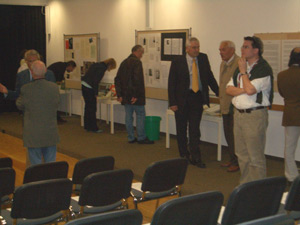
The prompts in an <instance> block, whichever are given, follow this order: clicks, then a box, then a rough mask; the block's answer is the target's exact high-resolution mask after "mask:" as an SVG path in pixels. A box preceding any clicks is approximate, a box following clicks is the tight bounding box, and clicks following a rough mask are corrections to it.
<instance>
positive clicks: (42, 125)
mask: <svg viewBox="0 0 300 225" xmlns="http://www.w3.org/2000/svg"><path fill="white" fill-rule="evenodd" d="M59 100H60V94H59V88H58V86H57V85H56V84H55V83H52V82H49V81H47V80H45V79H40V80H35V81H32V82H30V83H28V84H26V85H24V86H23V87H22V88H21V93H20V97H19V98H18V99H17V101H16V105H17V107H18V108H19V109H20V110H23V111H24V128H23V142H24V146H25V147H31V148H41V147H50V146H55V145H56V144H57V143H58V141H59V136H58V129H57V121H56V112H57V110H58V105H59Z"/></svg>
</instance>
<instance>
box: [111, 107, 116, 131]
mask: <svg viewBox="0 0 300 225" xmlns="http://www.w3.org/2000/svg"><path fill="white" fill-rule="evenodd" d="M110 133H111V134H114V133H115V130H114V105H113V104H110Z"/></svg>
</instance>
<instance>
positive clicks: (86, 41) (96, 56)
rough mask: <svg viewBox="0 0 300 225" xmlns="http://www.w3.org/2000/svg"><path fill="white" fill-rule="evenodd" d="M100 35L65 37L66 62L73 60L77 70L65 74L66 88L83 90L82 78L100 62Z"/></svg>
mask: <svg viewBox="0 0 300 225" xmlns="http://www.w3.org/2000/svg"><path fill="white" fill-rule="evenodd" d="M99 43H100V34H99V33H92V34H72V35H71V34H70V35H64V59H65V62H67V61H70V60H73V61H75V62H76V65H77V66H76V68H75V70H74V71H73V72H71V73H67V72H66V74H65V80H66V88H72V89H81V77H82V76H83V75H84V74H85V72H86V71H87V70H88V68H89V66H90V65H91V64H93V63H95V62H99V60H100V45H99Z"/></svg>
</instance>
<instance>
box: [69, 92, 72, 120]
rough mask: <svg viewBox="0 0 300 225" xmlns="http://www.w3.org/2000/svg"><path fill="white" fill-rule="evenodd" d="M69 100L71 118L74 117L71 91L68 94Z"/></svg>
mask: <svg viewBox="0 0 300 225" xmlns="http://www.w3.org/2000/svg"><path fill="white" fill-rule="evenodd" d="M68 98H69V105H68V106H69V116H72V93H71V90H70V91H69V93H68Z"/></svg>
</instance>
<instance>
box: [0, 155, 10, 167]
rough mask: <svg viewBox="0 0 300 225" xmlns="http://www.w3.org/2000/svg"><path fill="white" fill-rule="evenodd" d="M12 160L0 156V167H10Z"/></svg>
mask: <svg viewBox="0 0 300 225" xmlns="http://www.w3.org/2000/svg"><path fill="white" fill-rule="evenodd" d="M12 165H13V161H12V159H11V158H9V157H4V158H0V168H6V167H10V168H12Z"/></svg>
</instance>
